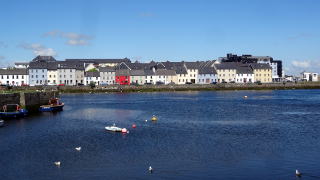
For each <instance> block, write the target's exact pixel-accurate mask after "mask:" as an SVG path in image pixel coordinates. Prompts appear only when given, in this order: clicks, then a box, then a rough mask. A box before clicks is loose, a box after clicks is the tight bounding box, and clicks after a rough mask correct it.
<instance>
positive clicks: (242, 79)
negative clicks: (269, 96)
mask: <svg viewBox="0 0 320 180" xmlns="http://www.w3.org/2000/svg"><path fill="white" fill-rule="evenodd" d="M235 82H236V83H254V82H255V81H254V74H236V81H235Z"/></svg>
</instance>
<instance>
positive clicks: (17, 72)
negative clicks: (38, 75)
mask: <svg viewBox="0 0 320 180" xmlns="http://www.w3.org/2000/svg"><path fill="white" fill-rule="evenodd" d="M0 84H6V85H10V86H21V85H28V84H29V75H28V70H27V69H16V68H15V69H0Z"/></svg>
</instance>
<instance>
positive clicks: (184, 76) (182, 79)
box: [177, 74, 188, 84]
mask: <svg viewBox="0 0 320 180" xmlns="http://www.w3.org/2000/svg"><path fill="white" fill-rule="evenodd" d="M177 76H178V84H186V82H188V74H177Z"/></svg>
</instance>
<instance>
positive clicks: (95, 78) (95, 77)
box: [84, 71, 100, 86]
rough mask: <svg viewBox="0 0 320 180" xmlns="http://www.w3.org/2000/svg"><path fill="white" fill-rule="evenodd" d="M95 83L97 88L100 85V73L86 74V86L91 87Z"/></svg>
mask: <svg viewBox="0 0 320 180" xmlns="http://www.w3.org/2000/svg"><path fill="white" fill-rule="evenodd" d="M91 82H93V83H94V84H95V85H96V86H98V85H100V73H99V72H98V71H95V72H85V75H84V85H90V83H91Z"/></svg>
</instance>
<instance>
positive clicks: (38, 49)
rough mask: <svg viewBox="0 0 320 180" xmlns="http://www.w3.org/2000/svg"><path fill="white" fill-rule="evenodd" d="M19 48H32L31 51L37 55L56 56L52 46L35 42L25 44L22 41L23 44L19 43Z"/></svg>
mask: <svg viewBox="0 0 320 180" xmlns="http://www.w3.org/2000/svg"><path fill="white" fill-rule="evenodd" d="M20 47H21V48H23V49H27V50H32V51H33V53H34V54H35V55H36V56H38V55H40V56H56V55H57V53H56V51H55V50H53V49H52V48H47V47H45V46H43V45H41V44H37V43H34V44H27V43H24V44H21V45H20Z"/></svg>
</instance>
